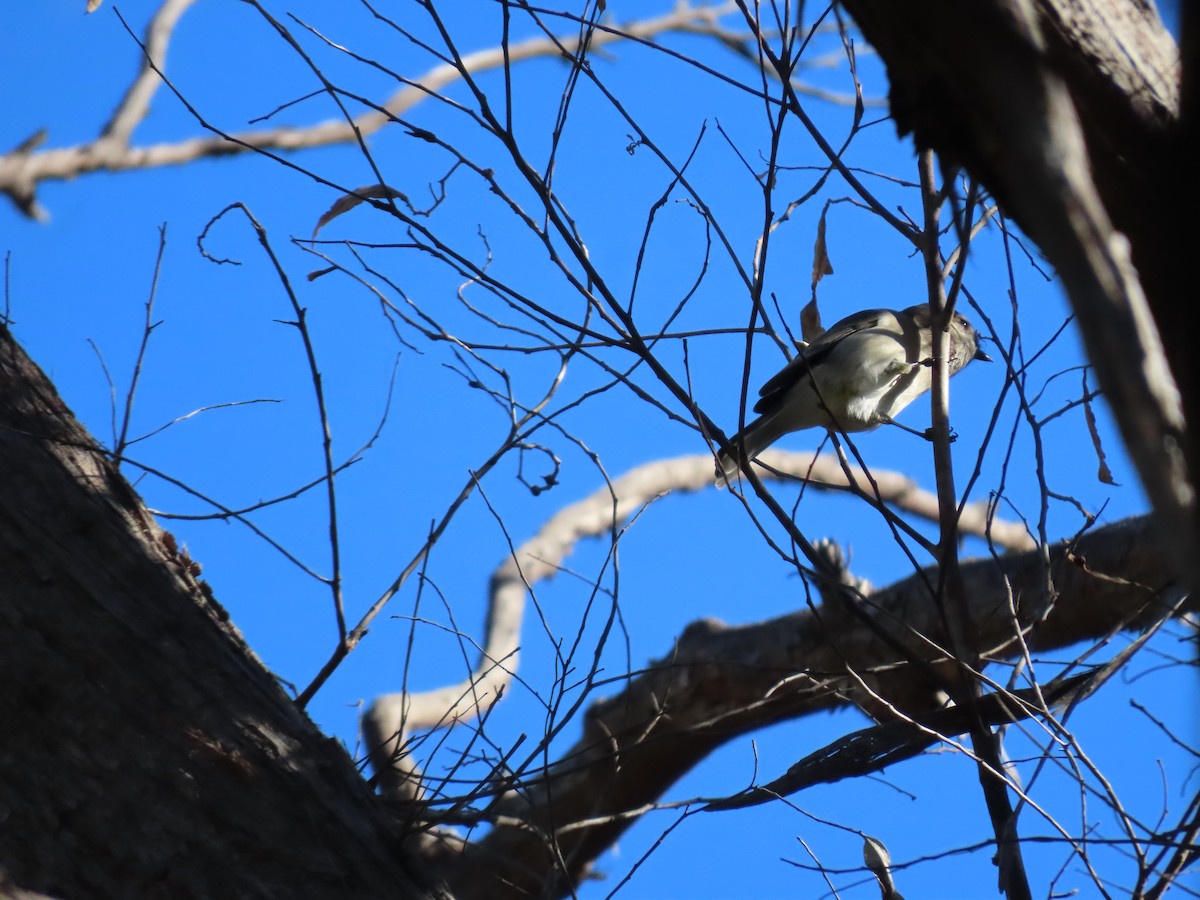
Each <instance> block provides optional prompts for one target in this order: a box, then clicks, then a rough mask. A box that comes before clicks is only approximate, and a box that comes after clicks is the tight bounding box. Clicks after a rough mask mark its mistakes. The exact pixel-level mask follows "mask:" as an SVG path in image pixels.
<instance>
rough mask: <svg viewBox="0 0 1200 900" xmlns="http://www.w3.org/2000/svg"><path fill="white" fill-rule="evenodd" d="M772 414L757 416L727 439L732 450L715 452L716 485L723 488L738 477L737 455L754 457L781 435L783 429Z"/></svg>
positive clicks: (744, 457) (739, 469)
mask: <svg viewBox="0 0 1200 900" xmlns="http://www.w3.org/2000/svg"><path fill="white" fill-rule="evenodd" d="M775 419H776V416H775V415H773V414H770V415H765V416H759V417H758V418H757V419H755V420H754V421H753V422H750V423H749V424H747V425H746V427H745V428H743V429H742V430H741V431H739V432H738V433H737V434H735V435H734V436H733V437H732V438H730V439H729V443H730V444H731V445H732V446H733V449H734V452H733V453H728V452H726V451H725V450H720V451H718V452H717V473H716V483H717V487H719V488H725V487H728V486H729V482H730V481H732V480H733V479H734V478H736V477H738V474H739V473H740V472H741V466H740V465H739V457H740V458H741V459H745V460H747V461H749V460H752V459H754V458H755V457H756V456H758V454H760V453H762V451H764V450H766V449H767V447H769V446H771V444H773V443H775V441H777V440H778V439H779V438H780V437H782V436H783V431H782V430H781V429H780V428H779V427H778V426H777V425H776V423H775Z"/></svg>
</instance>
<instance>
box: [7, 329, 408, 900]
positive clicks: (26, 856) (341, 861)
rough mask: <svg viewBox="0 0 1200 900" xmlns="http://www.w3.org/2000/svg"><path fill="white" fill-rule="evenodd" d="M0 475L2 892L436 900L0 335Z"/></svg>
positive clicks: (397, 841)
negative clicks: (422, 899) (430, 899)
mask: <svg viewBox="0 0 1200 900" xmlns="http://www.w3.org/2000/svg"><path fill="white" fill-rule="evenodd" d="M0 472H3V477H0V572H2V573H3V575H2V580H0V722H2V723H3V737H2V739H0V823H3V824H2V825H0V892H2V893H4V894H5V895H8V896H14V895H16V894H17V893H18V892H19V891H20V890H22V889H23V890H26V891H30V892H42V893H46V894H52V895H55V896H58V897H63V898H72V897H81V898H82V897H87V898H98V897H134V896H136V897H156V896H157V897H171V898H180V897H219V898H222V900H226V898H231V897H238V898H250V897H266V896H271V897H314V898H316V897H337V898H347V897H371V898H381V897H398V898H408V897H427V896H430V895H431V891H430V890H429V889H428V888H426V887H424V886H422V885H421V884H420V881H419V880H418V878H417V877H416V875H415V872H414V867H413V866H412V865H411V864H410V863H409V861H408V859H407V857H406V854H405V852H404V850H403V849H402V847H401V844H402V841H403V838H404V835H403V833H401V832H400V830H399V829H397V828H396V827H395V826H394V825H393V824H391V823H392V817H391V816H389V815H388V814H386V812H385V811H384V810H383V809H382V808H381V807H380V805H379V803H378V801H377V800H376V798H375V797H374V796H373V795H372V794H371V792H370V791H369V789H368V788H367V786H366V784H365V783H364V782H363V780H362V779H361V778H360V777H359V775H358V773H357V772H356V770H355V768H354V765H353V763H352V762H351V760H350V759H349V757H348V756H347V755H346V753H345V752H344V750H343V749H342V747H341V746H340V745H339V744H338V743H336V742H334V741H331V740H329V739H327V738H324V737H323V736H322V735H321V734H320V733H319V732H318V731H317V730H316V728H314V727H313V725H312V724H311V722H309V721H308V720H307V718H306V717H305V716H304V715H303V714H302V713H301V712H299V711H298V710H297V709H296V708H295V706H294V705H293V704H292V703H291V702H290V701H289V700H288V698H287V697H286V696H285V695H284V693H283V691H282V690H281V689H280V688H279V686H278V684H277V683H276V682H275V680H274V679H273V678H272V676H271V675H270V673H269V672H267V671H266V670H265V669H264V668H263V666H262V665H261V663H260V662H259V661H258V660H257V659H256V658H255V657H254V656H253V654H252V653H251V652H250V651H249V650H248V649H247V648H246V646H245V644H244V643H243V641H242V639H241V636H240V635H239V633H238V632H237V630H236V629H235V628H234V627H233V625H232V624H231V623H230V622H229V620H228V617H227V616H226V615H225V613H224V611H223V610H222V609H221V607H220V606H219V605H218V604H217V603H216V602H215V601H214V600H213V599H212V598H211V596H209V594H210V592H209V590H208V588H207V586H206V585H205V584H204V583H203V582H200V581H198V580H197V579H196V578H195V572H196V571H198V568H197V567H195V564H194V563H191V561H190V560H187V559H186V557H181V556H180V555H179V554H178V553H176V552H175V550H174V541H173V540H172V539H171V537H170V535H168V534H166V533H165V532H163V531H162V529H160V528H159V527H158V525H157V524H155V522H154V521H153V520H152V519H151V518H150V516H149V515H147V513H146V511H145V509H144V508H143V506H142V504H141V502H140V501H139V500H138V498H137V496H136V495H135V494H134V492H133V490H132V489H131V488H130V487H129V485H128V484H127V483H126V481H125V480H124V478H123V477H122V476H121V475H120V473H119V472H118V471H117V469H116V467H115V466H114V465H113V464H112V462H111V461H110V460H109V459H108V458H107V457H106V456H105V454H104V453H103V451H101V450H100V449H99V448H98V447H97V446H96V444H95V443H94V442H93V441H92V440H91V438H90V437H89V436H88V435H87V433H86V432H85V431H84V430H83V428H82V427H81V426H80V425H79V423H78V422H77V421H76V420H75V419H74V417H73V416H72V415H71V413H70V411H69V410H67V408H66V407H65V406H64V405H63V402H62V400H61V399H60V398H59V397H58V394H57V393H56V392H55V390H54V388H53V386H52V385H51V384H50V383H49V381H47V379H46V377H45V375H44V374H43V373H42V372H41V370H40V369H38V368H37V366H36V365H34V364H33V363H32V362H31V361H30V360H29V359H28V357H27V356H26V355H25V353H24V352H23V351H22V350H21V349H20V347H18V346H17V344H16V343H15V342H14V341H13V339H12V337H11V335H10V334H9V332H8V330H7V329H6V328H4V327H2V326H0Z"/></svg>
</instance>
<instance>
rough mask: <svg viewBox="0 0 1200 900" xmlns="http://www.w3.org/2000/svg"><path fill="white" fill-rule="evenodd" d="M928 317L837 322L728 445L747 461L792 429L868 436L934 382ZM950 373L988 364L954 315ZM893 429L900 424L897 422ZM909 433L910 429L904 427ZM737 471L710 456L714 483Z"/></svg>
mask: <svg viewBox="0 0 1200 900" xmlns="http://www.w3.org/2000/svg"><path fill="white" fill-rule="evenodd" d="M932 328H933V316H932V314H931V313H930V310H929V304H928V303H922V304H919V305H918V306H910V307H909V308H908V309H905V310H901V311H900V312H896V311H895V310H891V309H865V310H863V311H862V312H856V313H854V314H853V315H849V316H847V317H846V318H844V319H842V320H841V321H840V322H838V323H837V324H835V325H833V326H832V327H831V328H829V330H828V331H826V332H825V333H824V334H822V335H821V336H820V337H818V338H817V339H816V340H815V341H813V342H812V343H811V344H809V345H807V346H806V347H804V348H803V349H802V350H801V351H800V352H799V353H798V354H797V355H796V358H795V359H793V360H792V361H791V362H789V363H788V364H787V365H786V366H784V367H783V368H782V369H781V370H780V371H778V372H776V373H775V375H773V376H772V377H771V378H770V379H769V380H768V381H767V383H766V384H764V385H763V386H762V388H761V389H760V390H759V392H758V393H759V401H758V402H757V403H756V404H754V411H755V412H756V413H761V415H760V416H759V417H758V418H757V419H755V420H754V421H753V422H749V423H747V424H746V427H745V428H743V429H742V430H741V431H739V432H738V433H737V434H735V435H734V436H733V438H732V440H731V442H730V443H732V445H733V446H734V447H735V448H737V451H738V452H740V453H741V454H743V455H744V458H745V459H746V460H752V459H754V458H755V457H756V456H758V454H759V453H761V452H762V451H763V450H765V449H766V448H767V447H769V446H770V445H771V444H773V443H775V441H777V440H779V438H781V437H783V436H784V435H785V434H788V433H789V432H792V431H802V430H803V429H805V428H816V427H818V426H820V427H821V428H825V429H827V430H829V431H843V432H854V431H870V430H871V429H872V428H877V427H878V426H880V425H883V424H887V423H890V424H899V423H896V422H893V419H892V417H893V416H895V415H896V414H898V413H899V412H900V411H901V410H902V409H904V407H906V406H908V404H910V403H912V402H913V401H914V400H916V399H917V398H918V397H920V396H921V395H922V394H924V393H925V392H926V391H928V390H929V389H930V387H932V385H933V374H932V363H933V360H932V356H933V330H932ZM949 348H950V349H949V353H950V359H949V361H948V363H947V365H948V367H949V370H950V374H951V375H954V374H955V373H957V372H959V371H960V370H961V369H962V368H963V366H965V365H966V364H967V363H969V362H970V361H971V360H973V359H982V360H983V361H985V362H991V358H990V357H989V356H988V355H987V354H986V353H984V352H983V350H981V349H980V348H979V333H978V332H976V331H975V329H974V328H973V327H972V326H971V323H970V322H968V321H967V320H966V319H965V318H963V317H962V316H961V315H959V314H958V313H957V312H956V313H955V314H954V319H953V321H951V323H950V341H949ZM900 427H902V428H903V427H905V426H903V425H901V426H900ZM907 430H909V431H911V430H912V429H907ZM738 470H739V466H738V459H737V457H736V455H730V454H728V453H726V452H725V451H724V450H722V451H721V452H720V453H719V454H718V455H717V484H718V485H719V486H721V487H724V486H725V484H726V483H727V482H728V479H729V478H731V477H733V475H734V473H736V472H737V471H738Z"/></svg>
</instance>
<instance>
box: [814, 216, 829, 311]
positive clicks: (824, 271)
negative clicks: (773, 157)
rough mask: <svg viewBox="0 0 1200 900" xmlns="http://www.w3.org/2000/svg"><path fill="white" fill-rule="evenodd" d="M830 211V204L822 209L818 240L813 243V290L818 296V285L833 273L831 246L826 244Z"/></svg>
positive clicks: (818, 224) (818, 225) (818, 223)
mask: <svg viewBox="0 0 1200 900" xmlns="http://www.w3.org/2000/svg"><path fill="white" fill-rule="evenodd" d="M827 212H829V204H828V203H826V204H825V208H824V209H823V210H821V219H820V221H819V222H817V240H816V241H815V242H814V244H813V270H812V292H813V298H814V299H815V298H816V296H817V285H818V284H819V283H820V281H821V279H822V278H824V277H825V276H826V275H832V274H833V263H831V262H830V261H829V248H828V247H827V246H826V245H825V214H826V213H827Z"/></svg>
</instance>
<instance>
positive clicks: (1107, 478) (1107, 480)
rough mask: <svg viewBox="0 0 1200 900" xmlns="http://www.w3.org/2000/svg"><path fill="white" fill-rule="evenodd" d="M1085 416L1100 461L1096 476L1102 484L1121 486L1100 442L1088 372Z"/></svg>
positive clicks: (1084, 406) (1085, 378)
mask: <svg viewBox="0 0 1200 900" xmlns="http://www.w3.org/2000/svg"><path fill="white" fill-rule="evenodd" d="M1083 417H1084V419H1086V420H1087V427H1088V434H1090V435H1091V436H1092V446H1093V447H1095V448H1096V459H1097V460H1098V461H1099V463H1100V465H1099V468H1098V469H1097V471H1096V477H1097V478H1099V479H1100V483H1101V484H1111V485H1112V486H1113V487H1120V485H1119V484H1117V482H1116V481H1115V480H1114V479H1113V474H1112V470H1111V469H1110V468H1109V467H1108V460H1107V459H1106V458H1105V456H1104V446H1103V445H1102V444H1101V443H1100V430H1099V429H1098V428H1097V427H1096V414H1095V413H1094V412H1092V401H1091V400H1089V399H1088V383H1087V373H1086V372H1085V373H1084V376H1083Z"/></svg>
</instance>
